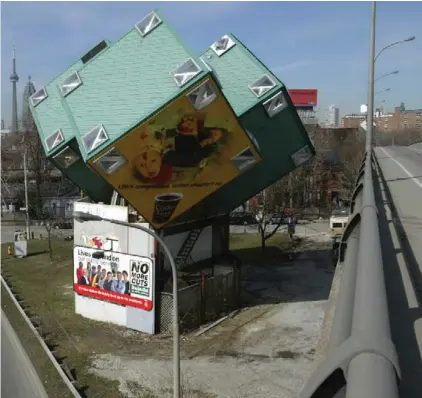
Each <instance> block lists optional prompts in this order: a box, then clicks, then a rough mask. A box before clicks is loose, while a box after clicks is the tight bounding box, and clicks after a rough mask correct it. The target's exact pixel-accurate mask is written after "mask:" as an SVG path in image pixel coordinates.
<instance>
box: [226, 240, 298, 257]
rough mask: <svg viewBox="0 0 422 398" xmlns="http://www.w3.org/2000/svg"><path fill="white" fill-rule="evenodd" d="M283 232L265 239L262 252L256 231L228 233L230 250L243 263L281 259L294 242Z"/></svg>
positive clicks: (288, 251)
mask: <svg viewBox="0 0 422 398" xmlns="http://www.w3.org/2000/svg"><path fill="white" fill-rule="evenodd" d="M296 240H297V239H295V241H294V242H291V241H290V239H289V236H288V235H287V234H285V233H277V234H275V235H273V236H272V237H271V238H270V239H268V240H267V241H266V248H265V251H264V253H262V252H261V237H260V235H259V234H258V233H256V234H251V233H244V234H242V233H240V234H230V250H231V251H232V252H233V253H234V254H236V255H237V256H238V257H239V258H240V259H241V260H242V262H244V263H248V264H251V263H256V262H261V261H282V260H284V259H285V257H286V256H288V255H289V253H290V251H291V250H292V249H293V247H294V245H295V244H296Z"/></svg>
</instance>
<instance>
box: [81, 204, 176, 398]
mask: <svg viewBox="0 0 422 398" xmlns="http://www.w3.org/2000/svg"><path fill="white" fill-rule="evenodd" d="M73 217H74V218H75V219H76V220H78V221H80V222H84V221H108V222H110V223H112V224H117V225H123V226H124V227H131V228H135V229H140V230H141V231H144V232H145V233H147V234H149V235H151V236H152V237H153V238H154V239H156V240H157V241H158V243H159V244H160V245H161V247H162V248H163V249H164V252H165V254H166V256H167V258H168V259H169V261H170V266H171V271H172V277H173V398H179V397H180V335H179V300H178V287H177V268H176V263H175V261H174V258H173V255H172V254H171V252H170V250H169V248H168V247H167V245H166V244H165V243H164V241H163V240H162V239H161V238H160V237H159V236H158V235H157V234H156V233H155V232H154V231H153V230H151V229H149V228H146V227H143V226H142V225H138V224H129V223H128V222H124V221H117V220H111V219H109V218H102V217H100V216H97V215H93V214H89V213H84V212H79V211H77V212H74V213H73Z"/></svg>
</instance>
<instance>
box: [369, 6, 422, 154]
mask: <svg viewBox="0 0 422 398" xmlns="http://www.w3.org/2000/svg"><path fill="white" fill-rule="evenodd" d="M374 7H375V6H374ZM374 13H375V11H374ZM415 39H416V37H415V36H410V37H408V38H407V39H404V40H399V41H395V42H394V43H390V44H388V45H386V46H385V47H383V48H382V49H381V50H380V51H378V54H377V55H376V56H375V57H374V58H373V60H372V61H371V62H373V63H374V64H375V61H376V60H377V59H378V57H379V56H380V55H381V54H382V53H383V52H384V51H385V50H387V48H390V47H393V46H395V45H397V44H403V43H406V42H408V41H413V40H415ZM397 73H399V71H398V70H396V71H394V72H391V73H386V74H385V75H381V76H379V77H378V78H376V79H375V80H373V83H372V84H375V82H376V81H377V80H379V79H381V78H382V77H385V76H389V75H395V74H397ZM384 91H390V89H388V90H384ZM372 92H373V90H372ZM380 92H383V91H380ZM380 92H378V93H380ZM378 93H376V94H378ZM368 108H369V106H368ZM368 123H369V120H368V121H367V123H366V124H368ZM392 145H393V146H394V134H393V135H392Z"/></svg>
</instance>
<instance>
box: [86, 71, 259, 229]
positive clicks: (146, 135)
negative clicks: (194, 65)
mask: <svg viewBox="0 0 422 398" xmlns="http://www.w3.org/2000/svg"><path fill="white" fill-rule="evenodd" d="M198 96H203V102H204V103H205V104H206V105H205V106H203V107H201V106H198V104H199V103H200V102H201V101H199V100H198ZM192 97H194V98H195V101H193V100H192ZM198 108H200V109H198ZM259 160H260V156H259V154H258V152H257V150H256V149H255V146H254V144H253V143H252V141H251V138H250V135H248V133H247V132H246V131H245V130H244V129H243V128H242V126H241V125H240V123H239V121H238V120H237V118H236V116H235V114H234V112H233V110H232V108H231V107H230V105H229V104H228V102H227V100H226V99H225V97H224V96H223V95H222V93H221V91H220V89H219V88H218V87H217V85H216V84H215V82H214V81H213V79H211V78H207V80H206V81H201V82H199V83H198V85H197V87H196V88H194V89H193V90H192V91H191V92H190V93H187V94H184V95H182V96H180V97H179V98H178V99H176V100H174V101H173V102H172V103H170V104H169V105H167V106H166V107H165V108H164V109H162V110H161V111H160V112H158V113H157V114H156V115H154V116H153V117H152V118H150V119H148V120H147V121H146V122H145V123H142V124H141V125H139V126H138V127H136V128H134V129H133V130H132V131H130V132H129V133H127V134H126V135H124V136H123V137H122V138H120V140H118V141H116V142H115V144H114V145H113V150H112V151H110V150H109V151H108V152H107V151H104V152H102V153H101V154H100V155H99V156H98V157H96V158H95V159H93V160H92V161H90V163H91V165H92V166H93V167H94V168H95V169H96V170H97V171H98V172H99V173H100V174H101V175H102V176H103V177H104V178H105V179H106V180H107V181H109V182H110V183H111V184H112V185H113V186H114V188H115V189H116V190H117V191H118V192H119V193H121V195H122V196H123V197H124V198H126V199H127V200H128V202H129V203H130V204H131V205H132V206H133V207H134V208H135V209H136V210H137V211H138V212H139V213H140V214H142V215H143V216H144V218H145V219H146V220H147V221H148V222H149V223H151V224H152V225H153V226H154V227H155V228H159V227H162V226H164V225H165V224H166V223H168V222H169V221H171V220H172V219H174V218H175V217H177V216H178V215H180V214H181V213H183V212H185V211H186V210H188V209H189V208H191V207H192V206H194V205H195V204H196V203H198V202H200V201H201V200H203V199H204V198H205V197H206V196H208V195H210V194H211V193H213V192H214V191H216V190H217V189H219V188H220V187H221V186H223V185H225V184H227V183H228V182H229V181H231V180H232V179H234V178H236V177H237V176H238V175H239V174H240V173H242V172H244V171H245V170H246V169H247V168H249V167H252V166H254V165H255V164H256V163H257V162H258V161H259ZM110 165H112V166H110ZM116 165H118V166H116ZM107 167H108V169H107ZM108 170H109V171H108Z"/></svg>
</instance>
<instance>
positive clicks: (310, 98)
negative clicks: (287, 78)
mask: <svg viewBox="0 0 422 398" xmlns="http://www.w3.org/2000/svg"><path fill="white" fill-rule="evenodd" d="M288 91H289V95H290V98H291V100H292V102H293V105H294V106H295V107H296V108H312V107H315V106H317V103H318V90H317V89H314V88H307V89H299V88H292V89H290V90H288Z"/></svg>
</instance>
